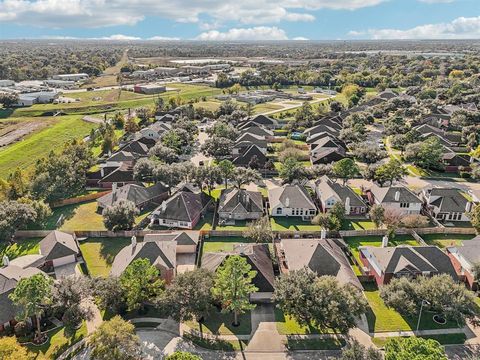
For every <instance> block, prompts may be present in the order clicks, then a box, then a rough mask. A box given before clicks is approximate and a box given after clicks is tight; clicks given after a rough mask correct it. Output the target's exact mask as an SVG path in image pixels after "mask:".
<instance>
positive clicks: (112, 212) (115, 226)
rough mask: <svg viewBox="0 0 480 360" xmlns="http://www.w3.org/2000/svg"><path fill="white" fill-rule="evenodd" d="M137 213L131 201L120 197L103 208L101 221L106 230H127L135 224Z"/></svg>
mask: <svg viewBox="0 0 480 360" xmlns="http://www.w3.org/2000/svg"><path fill="white" fill-rule="evenodd" d="M138 213H139V211H138V209H137V208H136V207H135V204H134V203H133V202H132V201H130V200H125V199H121V200H119V201H118V202H116V203H115V204H113V205H110V206H107V207H106V208H105V209H104V210H103V212H102V216H103V223H104V224H105V227H106V228H107V229H108V230H114V231H117V230H129V229H131V228H132V227H133V225H135V216H137V215H138Z"/></svg>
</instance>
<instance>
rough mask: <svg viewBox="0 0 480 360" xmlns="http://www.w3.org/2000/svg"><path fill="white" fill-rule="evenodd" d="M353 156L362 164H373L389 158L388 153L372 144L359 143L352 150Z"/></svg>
mask: <svg viewBox="0 0 480 360" xmlns="http://www.w3.org/2000/svg"><path fill="white" fill-rule="evenodd" d="M352 153H353V156H355V158H356V159H357V160H359V161H361V162H364V163H367V164H373V163H376V162H377V161H379V160H381V159H383V158H385V157H387V152H386V151H384V150H382V149H380V148H379V147H378V145H377V144H375V143H372V142H367V141H366V142H362V143H357V144H355V146H354V147H353V149H352Z"/></svg>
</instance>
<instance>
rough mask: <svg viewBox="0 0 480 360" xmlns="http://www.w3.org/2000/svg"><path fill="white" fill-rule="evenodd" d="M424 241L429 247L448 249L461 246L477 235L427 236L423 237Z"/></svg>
mask: <svg viewBox="0 0 480 360" xmlns="http://www.w3.org/2000/svg"><path fill="white" fill-rule="evenodd" d="M421 237H422V239H423V240H425V242H426V243H427V244H428V245H435V246H438V247H439V248H442V249H443V248H446V247H448V246H455V245H461V243H462V242H463V241H468V240H471V239H473V238H474V237H475V235H466V234H425V235H421Z"/></svg>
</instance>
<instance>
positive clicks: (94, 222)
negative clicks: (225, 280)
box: [58, 201, 106, 231]
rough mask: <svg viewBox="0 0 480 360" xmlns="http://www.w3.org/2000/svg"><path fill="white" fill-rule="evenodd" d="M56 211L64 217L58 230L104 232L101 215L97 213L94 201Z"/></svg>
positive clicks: (63, 207)
mask: <svg viewBox="0 0 480 360" xmlns="http://www.w3.org/2000/svg"><path fill="white" fill-rule="evenodd" d="M58 209H59V210H58V211H60V212H61V213H62V214H64V216H65V221H64V222H63V224H62V225H61V226H60V230H65V231H77V230H106V228H105V225H104V224H103V217H102V215H101V214H99V213H97V202H96V201H90V202H86V203H81V204H75V205H67V206H62V207H61V208H58Z"/></svg>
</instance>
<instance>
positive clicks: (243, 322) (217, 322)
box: [185, 309, 252, 335]
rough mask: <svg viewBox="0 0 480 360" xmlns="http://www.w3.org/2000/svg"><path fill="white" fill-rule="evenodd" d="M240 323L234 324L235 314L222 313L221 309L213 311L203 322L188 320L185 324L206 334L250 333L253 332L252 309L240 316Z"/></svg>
mask: <svg viewBox="0 0 480 360" xmlns="http://www.w3.org/2000/svg"><path fill="white" fill-rule="evenodd" d="M238 321H239V322H240V324H239V325H238V326H233V314H231V313H225V314H224V313H222V312H221V311H219V310H216V309H215V310H214V311H212V313H211V314H209V315H208V316H206V317H205V321H204V322H203V323H198V322H197V321H187V322H186V323H185V324H186V325H188V326H189V327H190V328H192V329H195V330H197V331H200V332H201V333H205V334H215V335H250V333H251V332H252V323H251V320H250V311H248V312H246V313H244V314H242V315H240V316H239V317H238Z"/></svg>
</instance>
